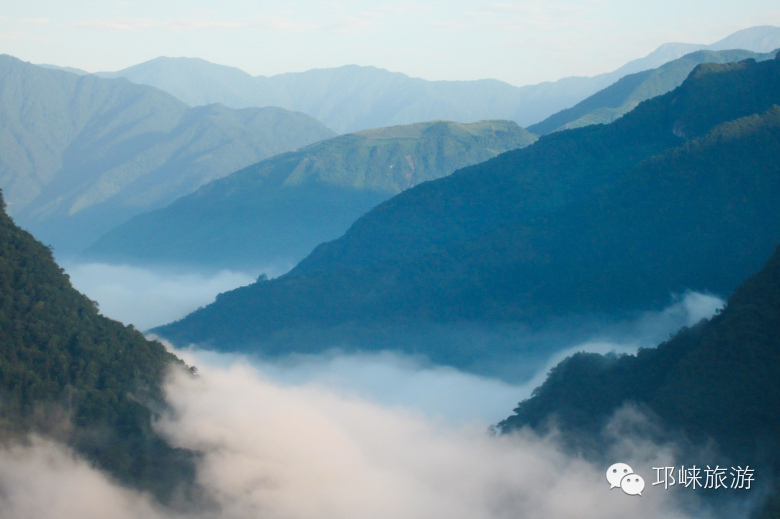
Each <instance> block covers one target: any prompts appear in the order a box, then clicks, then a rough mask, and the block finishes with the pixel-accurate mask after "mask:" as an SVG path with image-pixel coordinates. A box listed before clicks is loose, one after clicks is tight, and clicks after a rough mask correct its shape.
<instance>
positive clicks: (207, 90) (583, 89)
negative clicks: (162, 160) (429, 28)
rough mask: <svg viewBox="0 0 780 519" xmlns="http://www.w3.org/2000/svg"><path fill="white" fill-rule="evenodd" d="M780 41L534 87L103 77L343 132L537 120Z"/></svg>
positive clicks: (180, 74) (652, 59)
mask: <svg viewBox="0 0 780 519" xmlns="http://www.w3.org/2000/svg"><path fill="white" fill-rule="evenodd" d="M779 47H780V28H778V27H772V26H759V27H752V28H749V29H743V30H741V31H738V32H736V33H734V34H732V35H730V36H728V37H726V38H724V39H722V40H720V41H718V42H716V43H713V44H711V45H703V44H702V45H698V44H684V43H667V44H664V45H662V46H660V47H659V48H658V49H656V50H655V51H654V52H652V53H650V54H649V55H648V56H646V57H644V58H640V59H636V60H633V61H631V62H629V63H627V64H626V65H624V66H622V67H620V68H619V69H617V70H615V71H612V72H608V73H604V74H599V75H596V76H593V77H568V78H563V79H560V80H558V81H555V82H545V83H540V84H537V85H526V86H519V87H518V86H513V85H510V84H508V83H504V82H502V81H497V80H493V79H484V80H478V81H426V80H423V79H419V78H411V77H409V76H406V75H405V74H401V73H398V72H389V71H387V70H383V69H379V68H376V67H360V66H356V65H347V66H344V67H338V68H331V69H315V70H309V71H306V72H294V73H286V74H279V75H275V76H270V77H266V76H251V75H250V74H248V73H246V72H244V71H242V70H240V69H237V68H234V67H227V66H224V65H216V64H213V63H209V62H207V61H204V60H202V59H196V58H170V57H160V58H155V59H153V60H150V61H147V62H145V63H140V64H138V65H134V66H132V67H129V68H126V69H123V70H120V71H117V72H100V73H98V75H100V76H103V77H124V78H127V79H129V80H130V81H133V82H135V83H140V84H147V85H152V86H156V87H157V88H160V89H162V90H165V91H166V92H169V93H171V94H172V95H174V96H176V97H177V98H178V99H180V100H182V101H184V102H185V103H187V104H189V105H190V106H199V105H204V104H210V103H222V104H224V105H226V106H231V107H234V108H243V107H253V106H279V107H282V108H287V109H289V110H296V111H300V112H304V113H306V114H309V115H311V116H312V117H315V118H316V119H318V120H320V121H322V122H323V123H325V124H326V125H327V126H328V127H330V128H333V129H334V130H336V131H337V132H339V133H346V132H353V131H358V130H363V129H368V128H378V127H382V126H392V125H399V124H410V123H417V122H424V121H431V120H438V119H441V120H450V121H457V122H464V123H468V122H473V121H477V120H482V119H510V120H513V121H515V122H517V123H518V124H519V125H520V126H523V127H526V126H528V125H531V124H534V123H538V122H540V121H542V120H543V119H545V118H547V117H549V116H550V115H552V114H554V113H556V112H558V111H560V110H563V109H565V108H569V107H571V106H573V105H575V104H576V103H578V102H580V101H582V100H583V99H585V98H587V97H588V96H590V95H592V94H594V93H596V92H598V91H599V90H601V89H603V88H605V87H607V86H609V85H611V84H612V83H614V82H615V81H617V80H618V79H620V78H621V77H623V76H625V75H627V74H633V73H636V72H640V71H643V70H648V69H652V68H656V67H659V66H661V65H663V64H664V63H666V62H668V61H671V60H674V59H677V58H680V57H681V56H683V55H685V54H688V53H690V52H693V51H696V50H712V51H717V50H726V49H746V50H750V51H753V52H770V51H771V50H773V49H777V48H779Z"/></svg>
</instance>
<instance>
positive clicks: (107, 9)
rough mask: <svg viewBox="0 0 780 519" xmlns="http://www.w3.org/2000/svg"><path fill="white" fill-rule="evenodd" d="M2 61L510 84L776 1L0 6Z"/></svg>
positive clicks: (736, 22) (90, 1)
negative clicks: (363, 72)
mask: <svg viewBox="0 0 780 519" xmlns="http://www.w3.org/2000/svg"><path fill="white" fill-rule="evenodd" d="M0 5H2V9H0V53H6V54H11V55H13V56H16V57H19V58H21V59H24V60H26V61H31V62H33V63H53V64H57V65H67V66H73V67H78V68H82V69H85V70H88V71H90V72H94V71H98V70H117V69H121V68H124V67H127V66H130V65H133V64H136V63H140V62H142V61H146V60H149V59H152V58H154V57H157V56H194V57H201V58H204V59H206V60H208V61H212V62H215V63H221V64H225V65H232V66H236V67H239V68H241V69H243V70H246V71H247V72H249V73H251V74H253V75H256V74H263V75H272V74H277V73H281V72H295V71H303V70H308V69H311V68H322V67H336V66H340V65H346V64H351V63H355V64H358V65H375V66H378V67H381V68H386V69H389V70H392V71H398V72H403V73H405V74H408V75H411V76H415V77H422V78H425V79H480V78H496V79H501V80H504V81H507V82H509V83H513V84H516V85H523V84H530V83H538V82H540V81H547V80H556V79H559V78H561V77H565V76H571V75H593V74H598V73H601V72H608V71H610V70H614V69H616V68H618V67H619V66H621V65H623V64H624V63H626V62H628V61H630V60H631V59H634V58H638V57H642V56H645V55H647V54H648V53H650V52H651V51H653V50H654V49H655V48H656V47H657V46H658V45H660V44H662V43H666V42H670V41H682V42H689V43H713V42H715V41H717V40H719V39H721V38H723V37H725V36H727V35H729V34H731V33H733V32H735V31H737V30H739V29H744V28H746V27H750V26H754V25H776V26H777V25H780V2H778V1H777V0H741V1H740V2H735V1H733V0H655V1H654V2H648V1H647V0H643V1H634V0H514V1H513V0H504V1H497V2H476V1H470V0H447V1H445V0H431V1H422V2H406V1H403V0H401V1H384V0H333V1H315V0H297V1H295V0H293V1H288V2H284V3H282V2H267V1H251V0H221V1H219V2H214V1H206V0H163V1H160V0H157V1H155V0H100V1H95V0H69V1H68V2H62V1H61V0H27V1H26V2H24V3H23V2H19V1H18V0H13V1H11V0H0Z"/></svg>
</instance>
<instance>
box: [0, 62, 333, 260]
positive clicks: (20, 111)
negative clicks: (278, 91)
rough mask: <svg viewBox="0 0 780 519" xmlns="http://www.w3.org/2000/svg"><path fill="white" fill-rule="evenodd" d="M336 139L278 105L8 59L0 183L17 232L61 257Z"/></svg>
mask: <svg viewBox="0 0 780 519" xmlns="http://www.w3.org/2000/svg"><path fill="white" fill-rule="evenodd" d="M331 136H333V132H332V131H330V130H328V129H327V128H325V127H324V126H323V125H322V124H321V123H319V122H317V121H315V120H313V119H312V118H311V117H309V116H306V115H304V114H300V113H291V112H289V111H286V110H283V109H280V108H265V109H257V108H255V109H245V110H233V109H228V108H225V107H224V106H220V105H210V106H203V107H199V108H188V107H187V106H186V105H185V104H183V103H182V102H181V101H178V100H176V99H175V98H173V97H172V96H171V95H169V94H166V93H164V92H162V91H160V90H157V89H155V88H151V87H145V86H138V85H134V84H132V83H130V82H128V81H126V80H107V79H101V78H97V77H95V76H92V75H86V76H79V75H76V74H72V73H69V72H63V71H59V70H52V69H46V68H41V67H37V66H35V65H30V64H29V63H24V62H22V61H19V60H17V59H15V58H12V57H10V56H0V147H2V149H3V154H2V156H1V157H0V187H2V188H3V189H4V190H5V194H6V200H7V203H8V207H9V212H10V213H11V214H12V215H13V216H14V218H16V219H17V221H18V222H19V223H20V225H22V226H23V227H25V228H27V229H30V230H32V231H33V232H35V234H36V236H38V238H40V239H41V240H43V241H45V242H46V243H50V244H52V245H54V246H55V247H56V248H57V250H58V252H62V251H67V250H80V249H81V248H83V247H85V246H86V245H88V244H89V243H91V242H92V241H94V240H95V239H96V238H97V237H98V236H100V234H102V233H104V232H106V231H108V230H109V229H111V228H112V227H114V226H115V225H117V224H119V223H121V222H122V221H124V220H126V219H127V218H129V217H131V216H133V215H135V214H138V213H141V212H144V211H148V210H151V209H155V208H158V207H162V206H165V205H166V204H168V203H170V202H171V201H173V200H174V199H175V198H178V197H179V196H182V195H184V194H187V193H190V192H192V191H194V190H195V189H196V188H198V187H199V186H201V185H202V184H204V183H206V182H208V181H210V180H213V179H215V178H219V177H222V176H224V175H226V174H228V173H231V172H233V171H235V170H237V169H240V168H242V167H244V166H247V165H249V164H252V163H255V162H257V161H259V160H262V159H264V158H266V157H269V156H271V155H274V154H276V153H280V152H283V151H289V150H291V149H295V148H298V147H300V146H303V145H306V144H310V143H312V142H315V141H318V140H321V139H323V138H326V137H331Z"/></svg>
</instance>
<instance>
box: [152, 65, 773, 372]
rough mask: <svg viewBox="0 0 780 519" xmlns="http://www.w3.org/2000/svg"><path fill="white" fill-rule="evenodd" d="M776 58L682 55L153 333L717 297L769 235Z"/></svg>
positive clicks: (756, 256)
mask: <svg viewBox="0 0 780 519" xmlns="http://www.w3.org/2000/svg"><path fill="white" fill-rule="evenodd" d="M778 86H780V60H778V59H775V60H771V61H764V62H759V63H757V62H755V61H752V60H747V61H742V62H738V63H731V64H726V65H719V64H704V65H699V66H698V67H697V68H696V69H694V71H693V72H692V73H691V75H690V76H689V77H688V79H687V80H686V81H685V82H683V84H682V85H681V86H680V87H678V88H677V89H675V90H673V91H672V92H669V93H667V94H665V95H663V96H660V97H656V98H654V99H652V100H649V101H646V102H643V103H641V104H640V105H639V106H637V108H635V109H634V110H633V111H632V112H630V113H629V114H626V115H625V116H624V117H622V118H620V119H618V120H616V121H615V122H614V123H612V124H609V125H598V126H591V127H586V128H580V129H577V130H568V131H563V132H557V133H555V134H551V135H549V136H546V137H544V138H542V139H540V140H539V141H537V142H536V143H535V144H534V145H532V146H529V147H528V148H525V149H522V150H516V151H510V152H507V153H504V154H502V155H500V156H498V157H496V158H494V159H492V160H489V161H487V162H485V163H482V164H479V165H476V166H472V167H469V168H465V169H463V170H460V171H458V172H456V173H454V174H453V175H450V176H449V177H445V178H442V179H439V180H435V181H431V182H427V183H424V184H421V185H419V186H416V187H414V188H412V189H409V190H407V191H405V192H403V193H401V194H400V195H398V196H396V197H394V198H392V199H390V200H388V201H387V202H384V203H382V204H380V205H379V206H377V207H376V208H374V209H373V210H372V211H371V212H369V213H368V214H367V215H365V216H364V217H362V218H361V219H359V220H358V221H357V222H355V224H353V225H352V227H351V228H350V229H349V231H348V232H347V233H346V234H345V235H344V236H343V237H341V238H339V239H338V240H335V241H333V242H329V243H327V244H323V245H321V246H319V247H318V248H317V249H315V251H314V252H313V253H312V254H311V255H310V256H308V257H307V258H306V259H305V260H303V261H302V262H301V263H300V264H299V265H298V266H297V267H296V268H294V269H293V270H292V271H291V272H290V273H288V274H287V275H284V276H281V277H279V278H277V279H273V280H263V281H259V282H257V283H255V284H253V285H251V286H248V287H244V288H240V289H237V290H234V291H231V292H228V293H225V294H221V295H220V296H219V297H218V298H217V301H216V302H215V303H213V304H212V305H209V306H207V307H205V308H203V309H201V310H199V311H197V312H194V313H193V314H191V315H189V316H187V317H186V318H184V319H182V320H181V321H178V322H176V323H172V324H170V325H167V326H164V327H161V328H159V329H158V330H157V331H158V333H160V334H162V335H163V336H165V337H167V338H170V339H172V340H173V341H175V342H177V343H191V342H194V343H199V344H203V345H207V346H210V347H214V348H221V349H242V350H245V351H258V352H262V353H265V354H277V353H282V352H289V351H299V352H317V351H322V350H324V349H327V348H329V347H332V346H339V347H343V348H350V347H351V348H356V347H360V348H368V349H372V348H375V349H379V348H382V347H386V346H387V345H388V341H389V344H393V345H394V346H393V347H397V348H401V349H404V348H407V349H410V350H413V353H423V354H426V355H428V356H429V357H431V358H432V359H433V360H435V361H441V362H445V363H449V364H454V365H459V366H466V367H467V366H468V365H470V363H471V362H473V361H474V360H475V359H478V358H481V357H485V356H500V355H502V354H506V351H501V350H500V349H499V348H495V347H493V345H491V344H489V343H484V342H483V343H480V344H474V345H472V347H471V348H469V349H468V350H453V349H448V348H447V346H446V344H445V345H444V346H436V347H433V346H431V347H426V346H425V344H424V343H421V345H420V344H417V345H412V344H411V343H409V342H404V341H396V342H393V340H392V339H390V338H391V337H392V336H393V334H394V333H396V332H398V331H399V330H403V331H409V330H412V331H415V332H420V333H422V334H424V333H426V332H424V330H427V329H430V327H443V326H448V325H453V324H457V323H493V324H498V323H518V322H519V323H526V324H530V325H542V324H544V323H547V322H550V320H551V319H555V318H565V317H566V316H571V315H593V314H598V315H612V316H614V315H624V314H625V313H626V312H631V311H635V310H640V309H651V308H660V307H661V306H663V305H664V304H666V303H668V302H669V300H670V295H671V294H672V293H675V292H676V293H681V292H682V291H684V290H686V289H693V290H701V291H712V292H714V293H717V294H729V293H731V291H733V290H734V288H735V287H736V286H737V285H738V284H739V283H740V282H741V281H742V279H744V277H745V276H747V275H748V274H749V273H750V272H754V271H756V270H757V269H758V268H759V267H760V265H761V263H762V261H764V259H765V258H766V257H767V256H768V255H769V253H770V252H771V250H772V248H773V247H774V244H775V243H777V242H780V218H779V217H780V214H779V212H780V207H779V206H778V204H777V203H776V200H777V197H778V195H780V175H778V173H780V169H779V168H780V165H778V162H777V160H776V158H777V156H778V153H779V152H780V108H778V107H777V106H776V105H777V104H778V103H780V88H778Z"/></svg>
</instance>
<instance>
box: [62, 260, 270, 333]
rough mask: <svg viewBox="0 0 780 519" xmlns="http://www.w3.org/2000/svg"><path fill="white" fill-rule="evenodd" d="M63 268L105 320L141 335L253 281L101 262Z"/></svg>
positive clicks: (225, 273) (247, 277)
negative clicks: (95, 302)
mask: <svg viewBox="0 0 780 519" xmlns="http://www.w3.org/2000/svg"><path fill="white" fill-rule="evenodd" d="M64 267H65V270H66V272H67V273H68V274H69V275H70V279H71V282H72V283H73V286H74V287H75V288H76V289H77V290H78V291H80V292H82V293H83V294H86V295H87V297H89V298H90V299H93V300H95V301H97V302H98V304H99V305H100V312H101V313H102V314H103V315H105V316H107V317H110V318H112V319H116V320H117V321H121V322H123V323H125V324H133V325H134V326H135V327H136V328H138V329H139V330H148V329H149V328H153V327H155V326H159V325H162V324H167V323H170V322H172V321H175V320H177V319H181V318H182V317H184V316H185V315H187V314H189V313H190V312H193V311H194V310H197V309H198V307H200V306H205V305H208V304H209V303H212V302H213V301H214V298H215V297H216V296H217V294H219V293H221V292H226V291H228V290H232V289H234V288H237V287H240V286H244V285H248V284H250V283H252V282H254V280H255V278H254V277H252V276H250V275H249V274H246V273H243V272H233V271H229V270H223V271H220V272H217V273H212V274H206V273H195V272H179V271H170V270H163V269H156V270H150V269H145V268H141V267H133V266H128V265H108V264H103V263H83V264H75V263H74V264H67V263H66V264H65V265H64Z"/></svg>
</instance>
